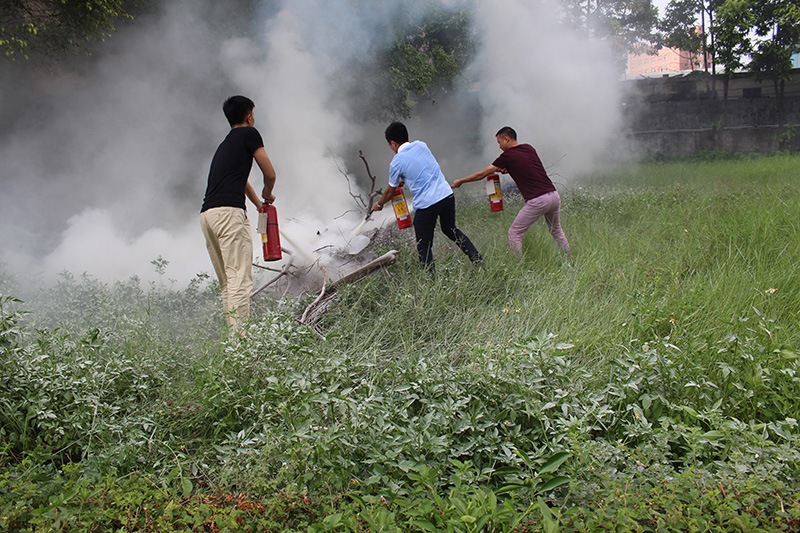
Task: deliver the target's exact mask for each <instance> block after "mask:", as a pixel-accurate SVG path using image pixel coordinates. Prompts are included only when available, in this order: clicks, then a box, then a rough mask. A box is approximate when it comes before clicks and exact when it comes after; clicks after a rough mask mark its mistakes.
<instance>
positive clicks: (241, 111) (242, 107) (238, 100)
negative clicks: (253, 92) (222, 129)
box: [222, 95, 256, 126]
mask: <svg viewBox="0 0 800 533" xmlns="http://www.w3.org/2000/svg"><path fill="white" fill-rule="evenodd" d="M255 106H256V104H254V103H253V101H252V100H250V99H249V98H248V97H246V96H241V95H236V96H231V97H230V98H228V99H227V100H225V103H224V104H222V112H223V113H225V118H227V119H228V123H230V125H231V126H235V125H236V124H242V123H244V120H245V119H246V118H247V115H249V114H250V112H251V111H252V110H253V108H254V107H255Z"/></svg>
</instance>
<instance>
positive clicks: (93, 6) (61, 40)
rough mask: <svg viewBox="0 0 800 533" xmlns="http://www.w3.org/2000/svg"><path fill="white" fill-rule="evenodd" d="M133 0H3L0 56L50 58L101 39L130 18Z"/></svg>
mask: <svg viewBox="0 0 800 533" xmlns="http://www.w3.org/2000/svg"><path fill="white" fill-rule="evenodd" d="M139 3H141V1H136V0H3V1H2V3H0V54H3V55H5V56H6V57H9V58H17V57H23V58H28V57H29V55H30V54H43V55H52V54H54V53H57V52H59V51H63V50H66V49H70V48H75V47H80V46H82V45H83V44H85V43H86V42H87V41H90V40H93V39H104V38H105V37H107V36H108V35H110V34H111V33H112V32H113V31H114V30H115V24H116V23H117V21H119V20H121V19H125V18H129V17H130V12H131V10H132V9H133V8H134V7H135V5H137V4H139Z"/></svg>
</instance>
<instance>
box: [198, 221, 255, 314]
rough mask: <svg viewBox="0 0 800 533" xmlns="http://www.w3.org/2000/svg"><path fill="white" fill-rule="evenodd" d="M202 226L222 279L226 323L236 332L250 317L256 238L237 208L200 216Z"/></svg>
mask: <svg viewBox="0 0 800 533" xmlns="http://www.w3.org/2000/svg"><path fill="white" fill-rule="evenodd" d="M200 226H201V227H202V228H203V235H205V237H206V248H208V255H209V256H210V257H211V263H212V264H213V265H214V271H215V272H216V273H217V279H219V288H220V291H222V310H223V312H224V313H225V321H226V322H227V324H228V325H229V326H231V327H232V328H234V329H237V328H238V327H239V326H240V325H241V324H242V322H243V321H244V320H246V319H247V318H249V317H250V294H251V293H252V292H253V266H252V264H253V238H252V236H251V235H250V222H249V221H248V220H247V213H246V212H245V210H244V209H241V208H238V207H214V208H212V209H209V210H207V211H203V212H202V213H200Z"/></svg>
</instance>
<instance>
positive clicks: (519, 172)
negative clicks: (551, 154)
mask: <svg viewBox="0 0 800 533" xmlns="http://www.w3.org/2000/svg"><path fill="white" fill-rule="evenodd" d="M495 137H496V138H497V144H498V146H500V149H501V150H502V151H503V153H502V154H500V157H498V158H497V159H495V160H494V162H493V163H492V164H491V165H489V166H488V167H486V168H485V169H483V170H481V171H480V172H476V173H475V174H470V175H469V176H467V177H466V178H459V179H457V180H455V181H454V182H453V188H454V189H457V188H459V187H460V186H461V185H462V184H464V183H468V182H470V181H478V180H480V179H483V178H485V177H486V176H488V175H489V174H494V173H496V172H500V173H503V174H505V173H508V174H509V175H510V176H511V178H512V179H513V180H514V183H516V184H517V187H518V188H519V192H520V193H521V194H522V198H523V199H524V200H525V205H523V206H522V209H520V210H519V213H517V216H516V218H515V219H514V222H513V223H512V224H511V227H510V228H508V242H509V244H510V245H511V249H512V250H514V252H515V253H516V254H522V237H523V235H525V232H526V231H528V228H529V227H531V226H532V225H533V223H534V222H536V221H537V220H538V219H539V217H540V216H542V215H544V219H545V222H547V227H548V229H549V230H550V234H551V235H552V236H553V239H554V240H555V241H556V243H558V246H559V247H560V248H561V250H563V252H564V253H565V254H567V256H569V257H571V256H572V254H571V252H570V249H569V242H568V241H567V236H566V235H564V230H563V229H561V197H560V196H559V194H558V191H557V190H556V187H555V185H553V182H552V181H550V178H549V177H548V176H547V172H546V171H545V169H544V165H542V161H541V160H540V159H539V155H538V154H537V153H536V150H535V149H534V148H533V146H531V145H530V144H520V143H519V142H517V132H516V131H514V130H513V129H512V128H510V127H508V126H505V127H503V128H501V129H500V131H498V132H497V134H496V135H495Z"/></svg>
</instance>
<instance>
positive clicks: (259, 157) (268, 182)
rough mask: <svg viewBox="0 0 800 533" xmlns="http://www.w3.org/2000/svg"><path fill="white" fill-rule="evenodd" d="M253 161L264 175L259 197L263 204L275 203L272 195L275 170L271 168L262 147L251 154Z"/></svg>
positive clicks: (270, 162)
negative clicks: (262, 187)
mask: <svg viewBox="0 0 800 533" xmlns="http://www.w3.org/2000/svg"><path fill="white" fill-rule="evenodd" d="M253 159H255V160H256V164H257V165H258V168H260V169H261V173H262V174H264V189H263V190H262V191H261V197H262V198H263V199H264V202H266V203H268V204H271V203H272V202H274V201H275V195H274V194H272V188H273V187H275V169H274V168H272V161H270V160H269V156H268V155H267V151H266V150H264V147H263V146H262V147H260V148H258V149H257V150H256V151H255V152H253Z"/></svg>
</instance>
